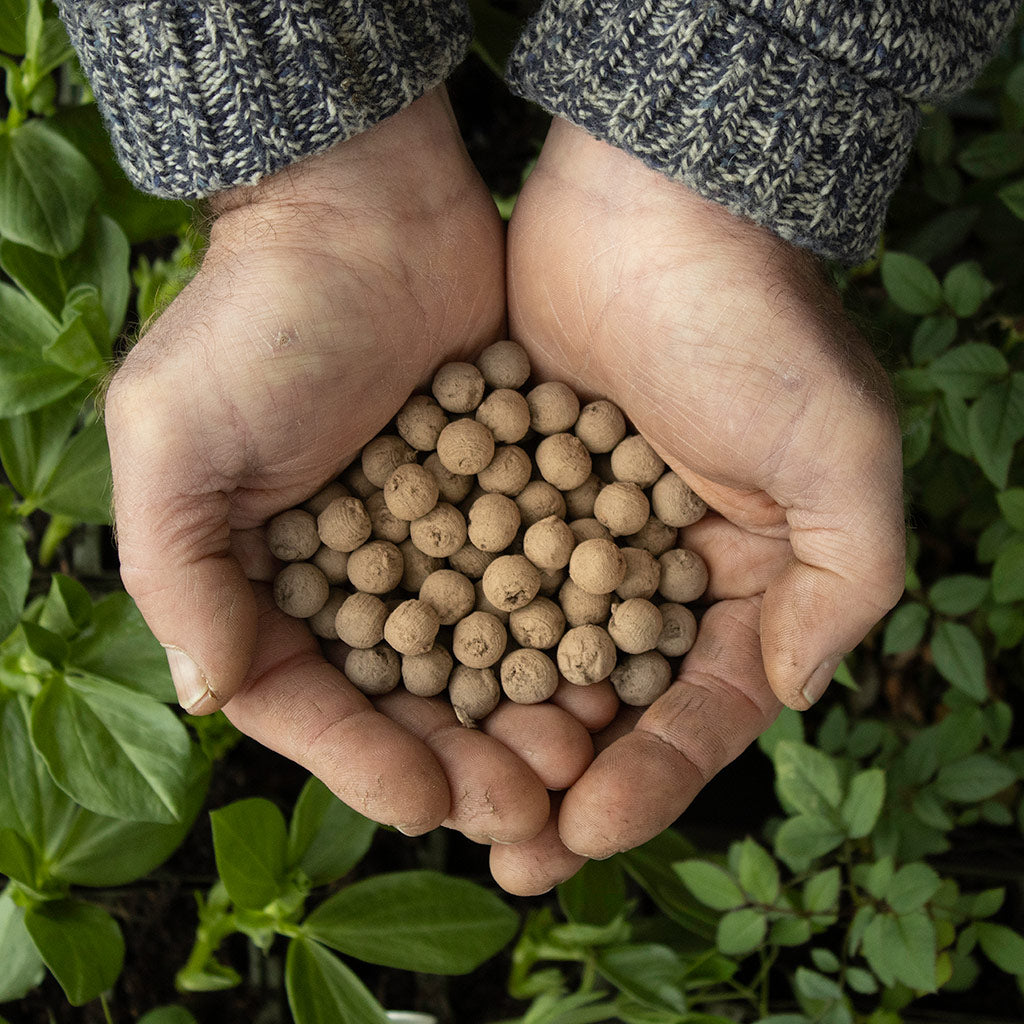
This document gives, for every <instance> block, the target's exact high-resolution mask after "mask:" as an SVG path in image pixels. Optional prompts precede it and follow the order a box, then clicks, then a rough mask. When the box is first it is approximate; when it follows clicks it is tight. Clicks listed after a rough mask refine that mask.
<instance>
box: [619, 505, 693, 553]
mask: <svg viewBox="0 0 1024 1024" xmlns="http://www.w3.org/2000/svg"><path fill="white" fill-rule="evenodd" d="M678 536H679V531H678V530H677V529H676V528H675V527H674V526H667V525H666V524H665V523H663V522H662V521H661V520H660V519H659V518H658V517H657V516H653V515H652V516H651V517H650V519H648V520H647V522H646V523H644V525H643V526H642V527H640V529H639V530H638V531H637V532H636V533H634V534H631V535H630V536H628V537H625V538H624V542H625V543H626V544H628V545H629V546H630V547H634V548H643V549H644V550H645V551H649V552H650V553H651V554H652V555H654V557H655V558H660V557H661V556H662V555H663V554H665V552H666V551H668V550H669V549H670V548H674V547H675V546H676V540H677V538H678Z"/></svg>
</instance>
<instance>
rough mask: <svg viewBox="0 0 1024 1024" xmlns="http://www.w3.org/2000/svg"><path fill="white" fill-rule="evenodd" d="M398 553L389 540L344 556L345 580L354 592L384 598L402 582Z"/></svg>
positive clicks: (359, 548) (362, 546) (377, 542)
mask: <svg viewBox="0 0 1024 1024" xmlns="http://www.w3.org/2000/svg"><path fill="white" fill-rule="evenodd" d="M404 571H405V563H404V561H403V560H402V552H401V551H399V550H398V547H397V545H395V544H392V543H391V541H389V540H370V541H367V542H366V543H365V544H363V545H361V546H360V547H358V548H356V549H355V551H353V552H352V553H351V554H350V555H349V556H348V579H349V582H350V583H351V584H352V586H353V587H355V588H356V590H362V591H363V592H364V593H367V594H387V593H388V592H389V591H392V590H394V589H395V587H397V586H398V584H399V582H400V581H401V579H402V573H403V572H404Z"/></svg>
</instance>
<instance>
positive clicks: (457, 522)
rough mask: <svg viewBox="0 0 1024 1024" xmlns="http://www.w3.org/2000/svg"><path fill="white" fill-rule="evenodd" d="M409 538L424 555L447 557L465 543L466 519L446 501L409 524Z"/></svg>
mask: <svg viewBox="0 0 1024 1024" xmlns="http://www.w3.org/2000/svg"><path fill="white" fill-rule="evenodd" d="M409 538H410V540H411V541H412V542H413V544H415V545H416V547H418V548H419V549H420V551H422V552H423V553H424V554H426V555H433V556H434V557H435V558H447V557H448V556H449V555H450V554H452V552H454V551H458V550H459V548H461V547H462V545H463V544H465V543H466V520H465V519H464V518H463V516H462V513H461V512H460V511H459V510H458V509H457V508H455V507H454V506H452V505H449V504H448V503H447V502H446V501H439V502H438V503H437V504H436V505H435V506H434V507H433V508H432V509H431V510H430V511H429V512H428V513H427V514H426V515H425V516H422V517H421V518H420V519H414V520H413V521H412V523H410V524H409Z"/></svg>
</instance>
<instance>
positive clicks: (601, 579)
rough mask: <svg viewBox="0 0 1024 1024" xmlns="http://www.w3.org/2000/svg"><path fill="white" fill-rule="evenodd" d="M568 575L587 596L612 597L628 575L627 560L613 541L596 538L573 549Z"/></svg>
mask: <svg viewBox="0 0 1024 1024" xmlns="http://www.w3.org/2000/svg"><path fill="white" fill-rule="evenodd" d="M569 576H570V577H571V578H572V580H573V582H574V583H575V584H576V585H577V586H578V587H580V588H581V589H582V590H585V591H586V592H587V593H588V594H610V593H611V592H612V591H613V590H614V589H615V588H616V587H617V586H619V585H620V584H621V583H622V581H623V579H625V576H626V559H625V558H624V557H623V554H622V551H621V549H620V548H619V546H618V545H617V544H616V543H615V542H614V541H611V540H603V539H602V538H600V537H595V538H594V539H593V540H585V541H582V542H581V543H579V544H577V545H576V547H575V548H573V552H572V556H571V557H570V559H569Z"/></svg>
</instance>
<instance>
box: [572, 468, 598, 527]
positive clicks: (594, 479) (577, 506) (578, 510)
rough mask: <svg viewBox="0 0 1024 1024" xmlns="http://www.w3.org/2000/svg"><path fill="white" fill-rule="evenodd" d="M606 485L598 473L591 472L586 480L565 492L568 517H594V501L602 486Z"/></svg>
mask: <svg viewBox="0 0 1024 1024" xmlns="http://www.w3.org/2000/svg"><path fill="white" fill-rule="evenodd" d="M604 486H605V485H604V484H603V483H602V482H601V478H600V477H599V476H598V475H597V474H596V473H591V474H590V476H588V477H587V479H586V480H584V481H583V483H581V484H580V485H579V487H573V488H572V490H569V491H566V492H565V518H566V519H593V517H594V502H595V501H596V500H597V495H598V493H599V492H600V490H601V488H602V487H604Z"/></svg>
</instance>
